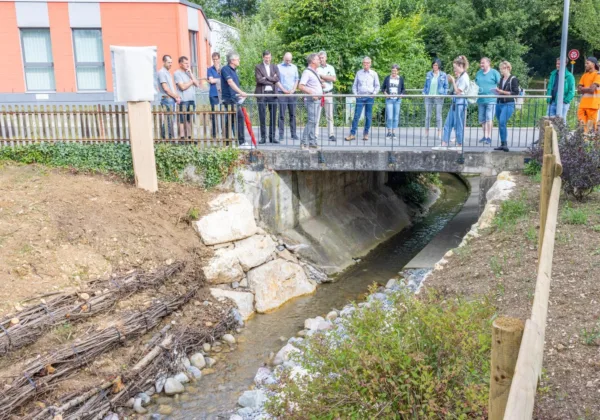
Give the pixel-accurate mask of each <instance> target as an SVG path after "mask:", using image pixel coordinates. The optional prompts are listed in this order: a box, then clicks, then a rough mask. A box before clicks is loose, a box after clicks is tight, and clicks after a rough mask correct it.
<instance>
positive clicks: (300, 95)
mask: <svg viewBox="0 0 600 420" xmlns="http://www.w3.org/2000/svg"><path fill="white" fill-rule="evenodd" d="M245 95H246V96H247V97H249V98H272V97H276V96H286V97H290V96H291V97H297V98H313V97H315V96H318V97H325V98H373V97H378V98H386V97H388V96H395V97H398V96H400V97H402V98H468V99H476V98H495V99H508V98H513V99H548V98H551V96H548V95H413V94H403V95H385V94H382V93H375V94H373V95H354V94H352V93H324V94H318V95H309V94H306V93H290V94H284V93H246V94H245ZM236 96H238V97H239V96H240V95H239V94H237V95H236Z"/></svg>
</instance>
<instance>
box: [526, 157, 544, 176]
mask: <svg viewBox="0 0 600 420" xmlns="http://www.w3.org/2000/svg"><path fill="white" fill-rule="evenodd" d="M541 172H542V165H540V163H539V162H538V161H537V160H530V161H529V162H527V163H526V164H525V169H524V170H523V173H525V175H529V176H535V175H537V174H539V173H541Z"/></svg>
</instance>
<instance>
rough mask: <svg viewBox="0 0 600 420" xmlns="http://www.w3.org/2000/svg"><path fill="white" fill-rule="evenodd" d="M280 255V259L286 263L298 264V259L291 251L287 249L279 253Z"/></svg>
mask: <svg viewBox="0 0 600 420" xmlns="http://www.w3.org/2000/svg"><path fill="white" fill-rule="evenodd" d="M278 254H279V258H283V259H284V260H286V261H289V262H293V263H297V262H298V258H296V256H295V255H294V254H292V253H291V252H290V251H288V250H287V249H284V250H283V251H279V253H278Z"/></svg>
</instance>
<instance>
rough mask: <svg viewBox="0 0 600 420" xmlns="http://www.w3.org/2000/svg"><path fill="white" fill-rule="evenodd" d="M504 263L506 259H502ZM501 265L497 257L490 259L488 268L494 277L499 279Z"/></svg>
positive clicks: (501, 269)
mask: <svg viewBox="0 0 600 420" xmlns="http://www.w3.org/2000/svg"><path fill="white" fill-rule="evenodd" d="M504 263H506V257H504ZM503 265H504V264H503V263H502V262H500V261H498V257H496V256H495V255H494V256H493V257H492V258H490V268H491V269H492V272H493V273H494V275H495V276H496V277H501V276H502V272H503Z"/></svg>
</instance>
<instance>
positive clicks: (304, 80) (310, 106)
mask: <svg viewBox="0 0 600 420" xmlns="http://www.w3.org/2000/svg"><path fill="white" fill-rule="evenodd" d="M306 64H307V65H308V66H307V67H306V70H304V71H303V72H302V76H301V77H300V84H299V85H298V87H299V88H300V90H301V91H302V92H303V93H306V94H307V95H313V96H309V97H307V98H305V101H306V102H305V103H306V119H307V121H306V127H304V133H302V139H301V140H300V148H301V149H302V150H306V149H307V145H306V142H307V140H308V147H310V148H311V149H317V148H318V147H319V146H317V135H316V128H317V121H318V119H319V115H320V114H321V107H322V106H323V104H322V100H323V87H322V86H323V85H322V83H323V82H322V81H321V78H320V77H319V75H318V74H317V67H319V55H318V54H310V55H309V56H308V57H307V58H306Z"/></svg>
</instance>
